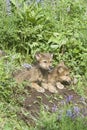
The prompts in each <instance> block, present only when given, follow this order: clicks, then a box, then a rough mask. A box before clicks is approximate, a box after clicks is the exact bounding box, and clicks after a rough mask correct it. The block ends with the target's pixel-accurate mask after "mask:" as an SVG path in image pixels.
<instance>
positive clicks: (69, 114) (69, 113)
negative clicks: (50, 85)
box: [66, 109, 73, 117]
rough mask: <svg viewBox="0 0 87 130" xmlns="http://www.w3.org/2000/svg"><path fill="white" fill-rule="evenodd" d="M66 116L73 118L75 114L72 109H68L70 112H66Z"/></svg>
mask: <svg viewBox="0 0 87 130" xmlns="http://www.w3.org/2000/svg"><path fill="white" fill-rule="evenodd" d="M66 116H68V117H72V116H73V112H72V110H71V109H68V110H67V111H66Z"/></svg>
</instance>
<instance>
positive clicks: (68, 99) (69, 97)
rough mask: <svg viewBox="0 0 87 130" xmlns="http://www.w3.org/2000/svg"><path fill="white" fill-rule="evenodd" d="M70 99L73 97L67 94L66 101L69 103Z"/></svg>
mask: <svg viewBox="0 0 87 130" xmlns="http://www.w3.org/2000/svg"><path fill="white" fill-rule="evenodd" d="M72 99H73V95H69V96H68V97H67V98H66V103H70V102H71V100H72Z"/></svg>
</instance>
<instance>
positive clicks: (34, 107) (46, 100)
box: [18, 86, 87, 125]
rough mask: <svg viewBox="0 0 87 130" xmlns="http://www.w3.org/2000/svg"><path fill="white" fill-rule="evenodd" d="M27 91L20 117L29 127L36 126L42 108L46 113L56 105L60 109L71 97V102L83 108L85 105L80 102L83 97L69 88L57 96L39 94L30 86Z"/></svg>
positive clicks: (49, 93) (46, 93)
mask: <svg viewBox="0 0 87 130" xmlns="http://www.w3.org/2000/svg"><path fill="white" fill-rule="evenodd" d="M25 90H27V94H24V101H23V102H22V103H21V111H20V112H19V113H18V115H19V117H20V118H21V119H23V120H24V122H26V123H27V124H28V125H35V121H36V119H37V118H38V117H39V113H40V110H41V108H42V106H43V107H44V109H45V110H46V111H49V112H52V108H53V106H54V105H55V106H57V107H60V105H61V103H62V102H64V101H65V102H66V99H67V97H69V96H71V97H72V99H71V101H70V102H72V103H74V104H80V106H81V107H83V103H82V102H80V101H81V98H82V97H81V96H79V95H78V94H77V93H76V92H74V90H70V89H69V86H68V87H65V88H64V89H62V90H60V89H59V90H58V93H57V94H52V93H51V92H49V91H48V90H46V91H45V93H39V92H37V91H36V90H35V89H32V88H30V87H28V86H27V87H25ZM86 110H87V109H86Z"/></svg>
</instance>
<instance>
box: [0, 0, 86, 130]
mask: <svg viewBox="0 0 87 130" xmlns="http://www.w3.org/2000/svg"><path fill="white" fill-rule="evenodd" d="M26 3H27V2H26V0H25V1H24V0H19V2H18V1H17V2H16V0H11V14H8V13H7V10H6V4H5V1H4V0H1V1H0V49H2V50H5V52H6V53H7V56H5V57H2V58H0V129H1V130H33V129H34V130H43V129H45V130H71V129H73V130H77V129H79V130H82V129H84V130H86V129H87V126H86V124H84V123H85V121H83V118H81V117H80V118H77V119H75V120H76V121H72V120H71V119H70V118H67V117H66V116H65V117H62V118H63V119H62V120H60V121H57V117H56V113H51V114H50V113H48V112H46V113H45V112H44V111H43V110H42V112H41V113H42V116H41V117H40V119H38V121H37V123H36V127H35V128H30V127H28V126H27V124H25V123H24V122H23V121H22V120H20V119H19V118H18V117H17V112H18V111H19V109H21V106H20V104H18V100H23V99H22V98H23V97H22V96H21V94H22V93H23V91H24V86H22V85H21V86H17V85H16V83H15V81H14V80H13V78H12V76H11V75H12V72H13V71H14V70H15V69H17V68H18V67H20V65H21V64H22V63H23V62H28V63H31V62H32V61H33V60H34V54H35V53H36V52H37V51H41V52H51V53H53V54H54V65H56V64H57V63H58V62H59V61H60V60H63V61H65V63H66V64H67V65H68V66H69V67H70V69H71V75H75V76H76V77H77V79H78V83H77V84H76V86H73V85H72V86H71V88H73V89H74V90H75V91H76V92H78V93H79V94H80V95H81V96H85V97H86V96H87V95H86V94H87V93H86V94H85V90H86V92H87V2H86V0H55V2H53V1H50V0H44V2H43V3H42V4H41V3H38V4H37V3H36V2H32V3H31V4H26ZM14 91H15V94H14ZM19 93H20V97H19V98H18V99H17V98H16V97H15V95H16V94H19ZM65 115H66V114H65ZM84 120H86V119H84ZM68 124H69V125H68ZM79 124H80V125H79Z"/></svg>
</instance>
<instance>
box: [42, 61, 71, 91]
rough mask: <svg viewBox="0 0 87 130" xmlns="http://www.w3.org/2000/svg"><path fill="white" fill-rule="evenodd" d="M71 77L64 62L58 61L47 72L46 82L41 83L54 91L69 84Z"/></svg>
mask: <svg viewBox="0 0 87 130" xmlns="http://www.w3.org/2000/svg"><path fill="white" fill-rule="evenodd" d="M70 83H71V78H70V73H69V69H68V67H67V66H66V65H65V64H64V62H61V63H59V64H58V65H57V66H56V67H55V68H54V69H53V70H52V71H51V72H50V73H49V74H48V80H47V83H46V84H45V83H43V84H42V85H43V87H44V86H45V89H48V90H49V91H52V92H53V93H55V92H56V91H57V90H55V89H56V87H57V88H59V89H63V88H64V85H65V84H67V85H68V84H70Z"/></svg>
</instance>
